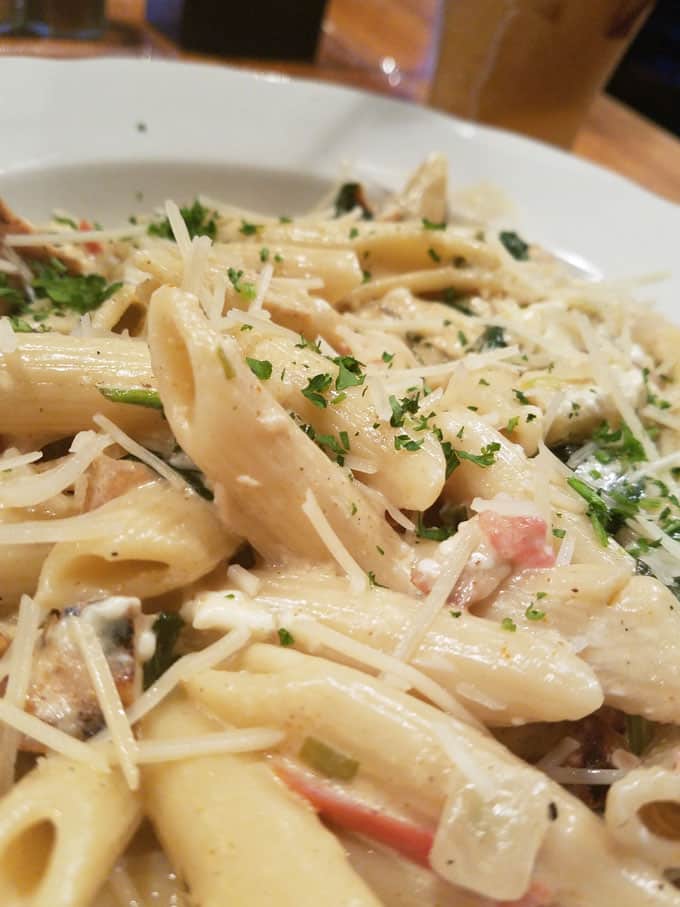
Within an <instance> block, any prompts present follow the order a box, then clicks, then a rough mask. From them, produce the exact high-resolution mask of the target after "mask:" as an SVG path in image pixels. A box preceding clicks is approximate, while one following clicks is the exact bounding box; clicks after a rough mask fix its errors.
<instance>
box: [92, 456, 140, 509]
mask: <svg viewBox="0 0 680 907" xmlns="http://www.w3.org/2000/svg"><path fill="white" fill-rule="evenodd" d="M153 477H154V476H153V473H152V472H151V470H150V469H149V467H148V466H145V465H144V464H143V463H137V462H135V461H134V460H114V459H113V457H107V456H106V454H101V455H100V456H98V457H97V459H96V460H95V461H94V462H93V463H92V465H91V466H90V468H89V469H88V471H87V491H86V493H85V504H84V508H83V509H84V510H85V511H88V510H95V509H96V508H97V507H101V506H102V504H106V503H107V502H108V501H112V500H113V499H114V498H118V497H120V496H121V495H122V494H125V492H127V491H130V490H131V489H133V488H137V487H138V486H139V485H144V483H145V482H150V481H151V480H152V479H153Z"/></svg>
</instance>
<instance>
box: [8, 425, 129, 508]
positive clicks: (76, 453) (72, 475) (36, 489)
mask: <svg viewBox="0 0 680 907" xmlns="http://www.w3.org/2000/svg"><path fill="white" fill-rule="evenodd" d="M112 443H113V442H112V440H111V438H109V436H108V435H98V434H95V432H93V431H85V432H80V433H79V434H78V435H77V436H76V438H74V441H73V444H72V445H71V450H72V451H73V453H72V454H71V456H70V457H66V458H65V459H64V460H63V461H62V462H61V463H60V464H59V465H58V466H55V467H54V468H53V469H48V470H46V471H45V472H42V473H39V474H34V475H27V476H18V477H17V478H15V479H12V480H10V481H6V482H3V483H2V484H0V508H2V507H35V506H36V505H37V504H41V503H42V502H43V501H47V500H49V498H53V497H55V496H56V495H57V494H59V493H60V492H62V491H64V489H66V488H69V487H70V486H71V485H73V484H74V483H75V482H76V480H77V479H78V477H79V476H81V475H82V474H83V473H84V472H85V470H86V469H87V468H88V466H90V464H91V463H92V462H93V461H94V460H96V458H97V457H98V456H99V454H100V453H102V451H103V450H104V449H105V448H107V447H109V446H110V445H111V444H112ZM0 468H2V463H1V462H0Z"/></svg>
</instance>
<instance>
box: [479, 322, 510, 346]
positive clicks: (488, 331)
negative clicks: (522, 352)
mask: <svg viewBox="0 0 680 907" xmlns="http://www.w3.org/2000/svg"><path fill="white" fill-rule="evenodd" d="M507 345H508V344H507V343H506V340H505V329H504V328H502V327H499V326H498V325H497V324H489V325H487V326H486V327H485V328H484V330H483V331H482V333H481V334H480V335H479V337H478V338H477V341H476V342H475V350H476V351H477V352H482V351H483V350H495V349H498V348H499V347H503V346H507Z"/></svg>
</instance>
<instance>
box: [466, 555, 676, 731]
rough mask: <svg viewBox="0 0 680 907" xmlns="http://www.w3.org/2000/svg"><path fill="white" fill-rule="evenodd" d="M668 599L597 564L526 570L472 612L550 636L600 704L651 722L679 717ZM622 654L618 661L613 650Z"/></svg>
mask: <svg viewBox="0 0 680 907" xmlns="http://www.w3.org/2000/svg"><path fill="white" fill-rule="evenodd" d="M676 606H677V600H676V599H675V596H674V595H673V594H672V593H671V592H670V591H669V590H668V589H667V588H666V587H665V586H662V585H661V583H659V582H658V580H655V579H652V578H651V577H648V576H635V577H632V578H631V577H629V574H628V573H627V571H625V570H620V569H616V568H612V567H606V566H597V565H582V566H571V567H555V568H554V569H551V570H531V571H526V572H524V573H520V574H519V575H517V576H516V577H515V578H514V579H511V580H510V581H509V582H508V583H507V584H506V585H505V586H504V587H503V588H502V589H501V591H500V593H499V594H498V596H497V597H496V598H495V599H494V600H493V601H492V602H490V603H489V604H488V605H486V606H482V607H481V608H476V609H475V610H476V613H478V614H480V615H482V616H484V617H487V618H490V619H492V620H498V621H500V620H502V619H503V618H509V619H510V620H513V621H514V622H515V623H516V624H517V626H518V627H519V628H520V629H521V630H523V631H524V632H529V633H532V635H533V634H540V633H541V632H545V631H548V630H555V631H557V632H558V633H559V634H560V635H561V636H562V637H564V638H565V639H567V640H569V641H570V642H571V644H572V645H573V646H574V647H576V649H577V650H578V652H579V654H580V657H581V658H582V659H583V660H584V661H586V662H587V663H588V664H589V665H590V666H591V667H592V668H593V670H594V671H595V674H596V675H597V678H598V680H599V681H600V683H601V684H602V689H603V691H604V696H605V702H607V703H608V704H609V705H613V706H616V707H617V708H620V709H623V711H625V712H628V713H629V714H633V715H645V716H646V717H647V718H652V719H654V720H656V721H672V722H677V721H679V720H680V639H679V637H678V630H677V625H678V619H677V614H676V612H675V608H676ZM624 647H625V651H626V652H627V653H628V654H627V656H626V658H625V659H622V658H621V651H623V650H624Z"/></svg>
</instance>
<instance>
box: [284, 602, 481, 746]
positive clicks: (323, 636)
mask: <svg viewBox="0 0 680 907" xmlns="http://www.w3.org/2000/svg"><path fill="white" fill-rule="evenodd" d="M285 622H286V626H287V628H288V629H290V631H291V633H293V636H294V637H295V639H296V641H299V642H301V643H302V644H303V645H305V647H309V645H310V643H311V644H312V645H314V646H323V647H324V648H327V649H330V650H331V651H333V652H336V653H338V654H340V655H345V656H346V657H347V658H349V659H350V660H351V661H355V662H359V663H360V664H364V665H366V666H367V667H369V668H373V670H375V671H380V672H382V673H383V674H389V675H390V676H394V677H397V678H398V679H399V680H400V681H404V686H405V687H406V689H413V690H416V691H417V692H419V693H421V694H422V695H423V696H425V697H426V699H429V700H430V702H432V703H433V704H434V705H436V706H437V707H438V708H440V709H441V710H442V711H444V712H447V713H448V714H450V715H452V716H454V717H455V718H458V719H459V720H460V721H463V722H465V724H469V725H473V726H474V727H476V728H478V729H479V730H482V729H483V726H482V725H481V724H480V723H479V722H478V721H477V719H476V718H474V717H473V716H472V715H471V714H470V713H469V712H468V711H467V709H466V708H465V707H464V706H463V705H461V703H459V702H458V700H456V699H454V697H453V696H452V695H451V694H450V693H448V692H447V691H446V690H445V689H444V688H443V687H442V686H440V685H439V684H438V683H437V682H436V681H434V680H432V679H431V678H430V677H427V676H426V675H425V674H423V673H422V672H421V671H419V670H418V669H417V668H414V667H413V665H409V664H404V662H403V661H399V660H398V659H396V658H395V657H394V656H393V655H388V654H387V653H386V652H381V651H380V650H378V649H374V648H373V647H372V646H368V645H366V644H365V643H362V642H357V640H355V639H351V638H350V637H349V636H346V635H345V634H344V633H340V632H339V631H338V630H333V629H331V628H330V627H325V626H323V624H320V623H318V622H317V621H315V620H313V619H312V618H310V617H300V616H295V615H288V616H286V618H285ZM485 733H486V731H485Z"/></svg>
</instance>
